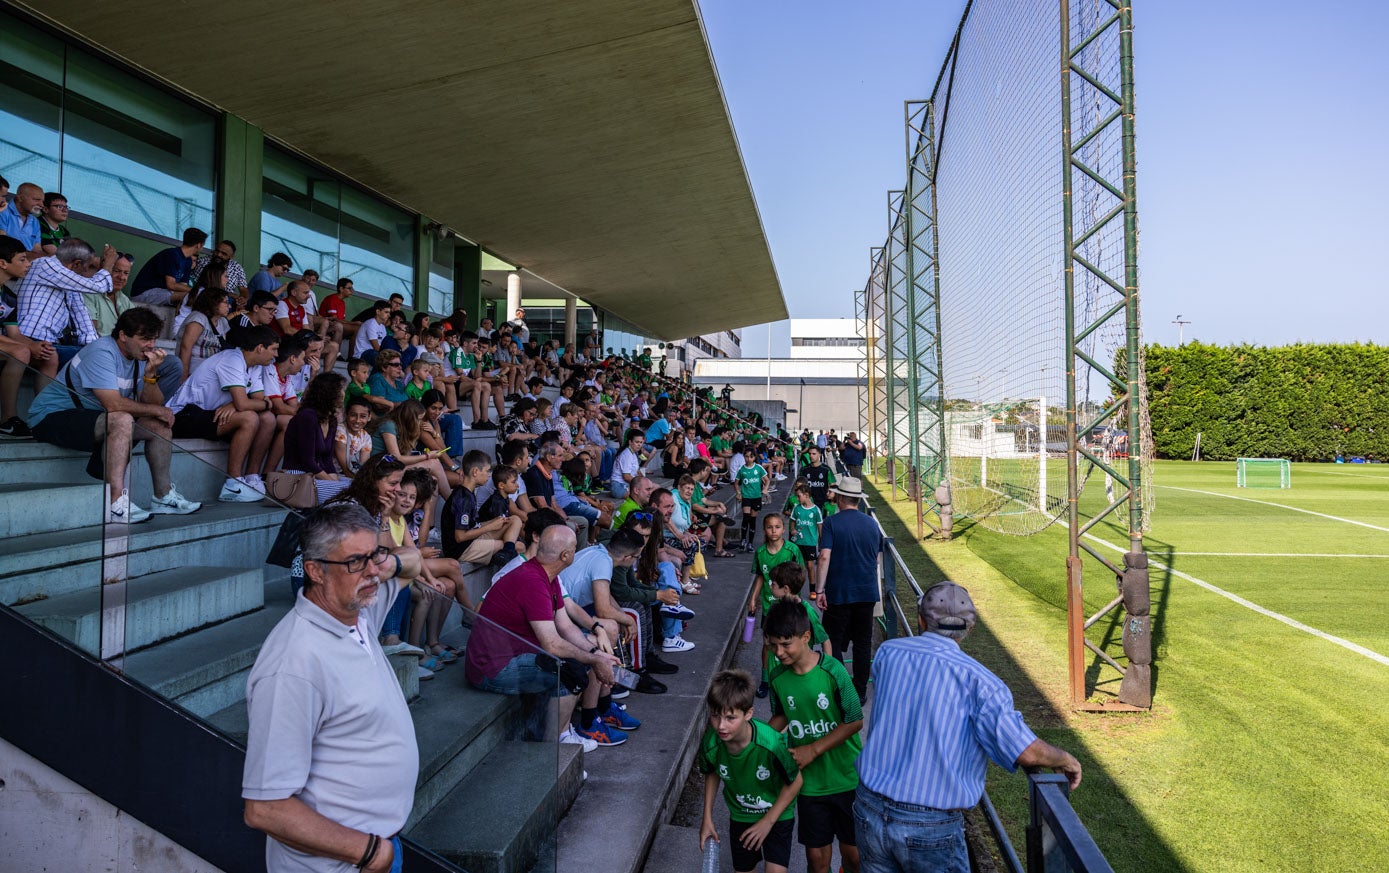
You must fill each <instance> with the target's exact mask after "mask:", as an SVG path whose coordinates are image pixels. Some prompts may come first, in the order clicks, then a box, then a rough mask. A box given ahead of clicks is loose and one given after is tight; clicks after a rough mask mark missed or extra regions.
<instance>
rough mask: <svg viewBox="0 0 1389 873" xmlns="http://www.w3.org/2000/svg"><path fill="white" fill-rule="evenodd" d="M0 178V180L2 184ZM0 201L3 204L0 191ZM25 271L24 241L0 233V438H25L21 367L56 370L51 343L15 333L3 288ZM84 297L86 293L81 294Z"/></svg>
mask: <svg viewBox="0 0 1389 873" xmlns="http://www.w3.org/2000/svg"><path fill="white" fill-rule="evenodd" d="M3 181H4V180H3V178H0V183H3ZM0 204H4V195H3V192H0ZM28 272H29V252H28V251H27V250H26V249H25V248H24V243H22V242H20V241H19V240H17V239H14V238H12V237H8V236H0V288H2V289H3V295H0V319H3V321H4V332H3V333H0V358H4V360H5V365H4V369H3V370H0V439H6V440H22V439H28V438H29V436H30V434H29V426H28V425H27V424H25V423H24V420H23V419H22V418H20V417H19V383H20V381H21V380H22V379H23V378H24V370H25V369H26V368H27V367H28V366H29V365H30V364H31V363H32V364H33V365H34V366H35V367H36V368H39V369H40V370H47V372H48V375H49V376H50V377H51V376H52V375H53V374H54V373H57V372H58V352H57V350H56V349H54V348H53V344H52V343H42V342H37V341H35V340H31V339H29V338H28V337H26V336H23V335H22V334H20V332H19V325H18V324H16V323H15V320H16V318H17V316H18V312H17V310H16V306H15V304H16V303H17V301H16V300H15V298H14V297H13V295H12V294H11V292H10V290H9V288H8V287H7V286H8V285H9V284H10V283H18V282H19V281H20V280H21V279H23V278H24V274H26V273H28ZM83 296H84V297H85V296H87V295H83Z"/></svg>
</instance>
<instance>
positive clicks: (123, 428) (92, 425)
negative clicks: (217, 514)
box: [29, 308, 201, 524]
mask: <svg viewBox="0 0 1389 873" xmlns="http://www.w3.org/2000/svg"><path fill="white" fill-rule="evenodd" d="M163 327H164V324H163V322H162V321H161V320H160V318H159V316H158V315H155V314H154V313H153V312H151V311H150V310H148V309H139V308H136V309H131V310H130V311H129V312H126V313H124V314H123V315H121V317H120V318H118V319H116V328H115V330H114V331H112V333H111V335H110V336H106V337H101V338H99V339H97V340H96V341H94V342H92V343H90V344H88V345H87V346H86V347H84V348H83V349H82V350H81V351H79V352H78V353H77V355H76V356H75V357H74V358H73V359H72V360H71V361H69V362H68V363H67V365H66V366H65V367H64V368H63V370H62V371H61V373H60V375H61V378H60V379H58V380H55V381H53V382H50V383H49V384H48V386H47V387H46V388H44V389H43V390H42V391H40V392H39V394H38V396H36V397H35V398H34V402H33V404H32V405H31V406H30V407H29V420H30V422H32V427H33V431H34V437H35V438H36V439H38V440H39V441H41V442H45V443H51V444H53V445H56V446H61V447H63V448H67V449H75V450H77V451H84V452H91V453H92V456H91V460H90V461H89V462H88V464H87V472H88V473H89V474H91V475H92V476H93V477H95V478H99V479H104V480H105V481H106V485H107V505H108V507H109V508H108V511H107V514H106V516H105V519H106V521H107V523H110V524H135V523H138V522H142V521H145V520H146V519H148V518H149V517H150V514H151V513H158V514H170V515H186V514H188V513H190V512H196V511H197V510H198V509H199V508H200V507H201V504H199V503H194V502H192V501H190V500H188V499H186V498H185V497H183V495H181V494H179V493H178V489H177V488H175V487H174V484H173V482H172V481H170V479H169V460H170V458H171V456H172V454H173V452H172V446H173V443H172V442H171V437H172V427H173V424H174V414H173V412H172V411H170V410H169V409H168V408H166V407H165V406H164V396H163V394H162V393H161V392H160V390H159V380H158V378H156V377H155V376H154V370H155V369H157V368H158V366H159V364H160V363H161V362H162V361H163V359H164V355H165V352H164V350H163V349H159V348H156V347H155V340H157V339H158V338H159V332H160V330H162V329H163ZM78 404H80V405H78ZM141 440H144V441H145V461H146V463H147V464H148V466H149V469H150V480H151V483H152V485H153V486H154V488H153V490H154V494H155V495H156V496H155V497H154V499H153V500H152V501H151V503H150V508H149V510H145V509H144V508H142V507H140V506H137V505H135V504H134V503H133V502H132V501H131V500H130V496H129V494H128V493H127V492H126V490H125V475H126V470H127V468H128V466H129V463H130V449H131V446H133V445H134V444H135V443H136V442H139V441H141Z"/></svg>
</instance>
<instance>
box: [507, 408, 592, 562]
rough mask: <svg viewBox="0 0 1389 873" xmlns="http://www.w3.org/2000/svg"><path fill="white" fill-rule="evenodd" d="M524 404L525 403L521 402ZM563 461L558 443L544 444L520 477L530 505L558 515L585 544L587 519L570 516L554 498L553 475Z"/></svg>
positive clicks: (587, 527)
mask: <svg viewBox="0 0 1389 873" xmlns="http://www.w3.org/2000/svg"><path fill="white" fill-rule="evenodd" d="M521 402H525V401H521ZM563 460H564V451H563V450H562V449H561V448H560V447H559V443H556V442H546V443H543V444H541V446H540V447H539V449H538V450H537V451H536V456H535V463H534V464H533V465H531V468H530V469H529V470H527V471H526V472H525V473H523V474H522V475H521V480H522V481H523V482H525V483H526V496H527V497H529V498H530V501H531V504H532V505H534V506H535V507H537V508H539V509H553V510H555V511H556V512H558V513H559V516H560V518H562V519H564V523H565V524H567V525H569V526H570V527H572V528H574V534H575V536H576V537H577V539H578V541H579V542H586V540H587V539H588V535H589V523H588V519H587V518H585V517H583V516H581V515H574V516H571V515H570V514H569V513H567V512H565V511H564V509H563V508H562V507H561V506H560V505H559V501H558V500H557V499H556V496H555V478H556V477H555V474H556V473H557V472H559V465H560V463H561V462H562V461H563Z"/></svg>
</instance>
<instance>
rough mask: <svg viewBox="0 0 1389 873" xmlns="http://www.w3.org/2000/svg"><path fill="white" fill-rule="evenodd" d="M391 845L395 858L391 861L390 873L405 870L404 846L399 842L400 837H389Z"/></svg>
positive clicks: (401, 872) (400, 872)
mask: <svg viewBox="0 0 1389 873" xmlns="http://www.w3.org/2000/svg"><path fill="white" fill-rule="evenodd" d="M391 845H392V846H393V847H394V848H395V860H394V861H392V862H391V873H403V871H404V870H405V848H404V847H403V846H401V844H400V837H391Z"/></svg>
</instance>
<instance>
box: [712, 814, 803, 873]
mask: <svg viewBox="0 0 1389 873" xmlns="http://www.w3.org/2000/svg"><path fill="white" fill-rule="evenodd" d="M754 824H756V822H751V821H730V822H729V823H728V847H729V848H730V849H732V850H733V869H734V870H735V871H738V873H748V871H750V870H756V869H757V863H758V862H759V861H766V862H767V863H768V864H778V865H780V866H782V867H788V866H790V864H791V827H792V825H794V824H795V819H790V818H788V819H783V820H782V821H779V822H777V823H776V824H774V825H772V829H771V830H770V831H768V832H767V838H766V839H765V840H763V841H762V848H761V849H759V850H758V851H756V852H753V851H749V850H748V849H745V848H743V833H744V832H745V831H746V830H747V829H748V828H750V827H752V826H753V825H754Z"/></svg>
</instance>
